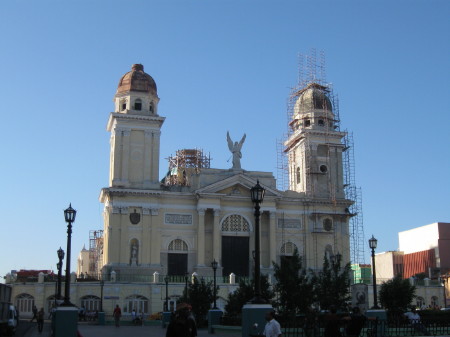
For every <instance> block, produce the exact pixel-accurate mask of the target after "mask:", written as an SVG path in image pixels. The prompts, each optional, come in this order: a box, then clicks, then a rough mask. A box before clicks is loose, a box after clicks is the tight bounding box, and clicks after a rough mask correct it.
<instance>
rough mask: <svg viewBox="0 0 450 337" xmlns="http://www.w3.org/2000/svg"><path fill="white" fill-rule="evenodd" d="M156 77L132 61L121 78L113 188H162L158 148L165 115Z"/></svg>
mask: <svg viewBox="0 0 450 337" xmlns="http://www.w3.org/2000/svg"><path fill="white" fill-rule="evenodd" d="M158 103H159V97H158V94H157V89H156V83H155V81H154V80H153V78H152V77H151V76H150V75H149V74H147V73H145V72H144V66H143V65H142V64H133V66H132V67H131V71H129V72H127V73H126V74H125V75H123V76H122V78H121V79H120V81H119V85H118V87H117V92H116V94H115V96H114V106H115V109H114V112H113V113H111V115H110V118H109V121H108V126H107V130H108V131H110V132H111V157H110V178H109V186H110V187H123V188H136V189H149V188H151V189H153V188H159V147H160V135H161V126H162V124H163V123H164V119H165V118H164V117H160V116H159V115H158Z"/></svg>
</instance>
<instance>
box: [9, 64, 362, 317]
mask: <svg viewBox="0 0 450 337" xmlns="http://www.w3.org/2000/svg"><path fill="white" fill-rule="evenodd" d="M330 93H331V91H330V88H329V87H328V86H327V85H324V84H323V83H319V82H318V81H310V82H305V83H304V85H302V86H301V88H300V89H299V90H297V91H295V92H293V94H292V105H290V106H291V109H290V114H289V115H290V118H289V119H290V121H289V125H288V127H289V132H288V137H287V138H286V139H285V141H284V144H282V149H281V151H280V153H282V154H283V158H285V164H286V165H284V167H285V170H284V172H285V175H283V177H284V176H285V177H286V178H287V179H286V180H285V181H284V182H285V183H288V186H287V187H286V188H277V181H276V179H275V178H274V175H273V173H272V172H261V171H248V170H246V169H245V167H242V166H241V162H240V159H241V157H242V156H245V140H246V136H245V135H243V136H242V138H240V139H239V140H237V141H236V140H235V141H233V140H232V139H231V137H230V135H229V134H228V133H227V141H228V147H229V150H230V151H231V152H232V155H233V163H232V166H231V167H226V168H212V167H211V161H210V158H209V156H207V155H205V154H204V153H203V151H202V150H199V149H180V150H178V151H177V152H176V155H175V156H171V157H170V158H169V161H168V166H169V167H168V172H167V174H165V172H163V173H162V175H161V173H160V172H159V167H160V157H161V154H160V139H161V132H163V131H164V128H163V126H164V123H175V121H174V120H169V119H168V120H167V121H166V119H165V117H164V111H160V109H159V100H160V99H159V96H158V91H157V86H156V83H155V81H154V80H153V78H152V77H151V76H150V75H148V74H147V73H145V72H144V67H143V66H142V65H141V64H135V65H133V66H132V68H131V71H129V72H127V73H126V74H125V75H123V76H122V77H121V78H120V80H119V84H118V87H117V91H116V93H115V96H114V112H112V113H110V115H109V119H108V122H107V130H108V132H110V134H111V138H110V169H109V186H108V187H105V188H103V189H102V190H101V192H100V202H101V203H103V204H104V226H103V230H95V231H91V232H90V243H89V249H83V251H82V252H81V253H80V255H79V260H78V277H77V275H75V273H72V275H71V288H70V300H71V301H72V303H74V304H75V305H77V306H80V307H81V306H84V307H85V308H86V310H88V311H95V310H100V309H101V308H103V310H105V311H106V312H107V314H111V313H112V310H113V308H114V307H115V306H116V305H119V306H120V307H122V312H123V313H124V315H130V314H131V311H132V310H133V309H135V310H136V311H137V312H142V313H144V314H146V315H147V314H148V315H151V314H152V313H156V312H160V311H161V310H162V308H163V303H164V302H165V298H164V296H163V294H164V292H166V293H167V294H168V302H169V308H173V307H174V306H175V305H176V301H177V299H178V298H179V297H180V296H182V293H183V289H184V288H185V286H186V284H187V283H186V284H185V282H188V280H189V279H190V278H193V277H195V276H198V277H204V278H205V279H206V280H212V276H213V269H212V267H211V262H212V261H214V260H215V261H216V262H218V268H217V276H218V284H219V285H220V288H219V293H218V303H217V304H218V306H219V308H222V309H223V308H224V305H225V301H226V299H227V296H228V294H229V293H230V292H232V291H234V290H235V289H236V287H237V286H238V280H239V278H241V277H244V278H248V277H251V276H252V271H253V269H254V267H255V262H254V261H255V256H254V251H255V216H254V212H255V208H254V204H253V203H252V201H251V197H250V190H251V189H252V187H254V186H255V185H256V184H257V183H259V184H260V185H261V186H262V187H263V188H264V189H265V196H264V201H263V202H262V204H261V218H260V245H259V246H260V250H261V254H260V270H261V273H263V274H266V275H268V276H269V280H270V281H271V282H274V279H273V277H272V276H273V262H277V263H280V261H281V260H282V259H289V257H290V256H292V255H293V253H294V251H295V250H296V249H297V250H298V253H299V255H300V256H301V257H302V262H303V267H304V268H308V269H312V270H321V269H322V266H323V261H324V258H325V257H326V258H331V257H333V256H335V255H337V254H340V255H341V256H342V263H343V264H345V263H347V262H349V261H350V260H354V258H353V255H351V251H350V241H351V238H352V236H351V235H350V230H349V227H351V223H349V222H351V221H352V220H350V219H353V218H355V216H354V215H355V214H352V213H354V212H353V208H352V207H353V206H352V204H353V201H352V200H351V198H349V197H348V193H347V190H346V188H347V179H346V178H347V173H346V169H345V162H346V161H345V160H344V158H345V153H346V151H347V146H346V145H345V144H346V143H345V141H344V138H345V137H346V133H345V132H341V131H340V129H339V124H338V123H339V116H338V109H337V106H336V104H335V103H334V100H333V99H332V95H331V94H330ZM222 131H223V134H224V135H225V133H226V132H227V131H230V132H231V134H233V130H222ZM218 132H219V133H220V132H221V131H220V130H218ZM260 136H261V137H263V135H260ZM105 174H106V172H105ZM162 176H163V178H162V179H161V177H162ZM344 181H345V183H344ZM352 217H353V218H352ZM99 274H101V275H99ZM50 276H51V275H45V273H44V272H41V273H39V276H38V278H37V280H34V281H30V282H28V281H27V282H19V279H18V278H17V275H14V274H9V275H7V283H10V284H12V285H13V297H12V298H13V302H14V303H15V304H16V305H17V306H18V308H19V310H20V312H21V316H22V317H31V315H32V312H31V308H32V306H33V305H37V306H38V307H44V308H45V311H46V312H48V311H49V310H51V308H52V306H53V305H54V303H55V283H54V279H51V280H50V279H49V277H50Z"/></svg>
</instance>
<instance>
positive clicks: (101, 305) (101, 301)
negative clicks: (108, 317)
mask: <svg viewBox="0 0 450 337" xmlns="http://www.w3.org/2000/svg"><path fill="white" fill-rule="evenodd" d="M104 285H105V281H104V280H100V312H103V287H104Z"/></svg>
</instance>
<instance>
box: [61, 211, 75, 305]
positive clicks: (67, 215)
mask: <svg viewBox="0 0 450 337" xmlns="http://www.w3.org/2000/svg"><path fill="white" fill-rule="evenodd" d="M76 215H77V211H76V210H74V209H73V208H72V204H70V205H69V208H67V209H65V210H64V219H65V220H66V222H67V249H66V252H67V256H66V283H65V288H64V306H73V304H72V303H70V249H71V239H72V223H73V222H75V216H76Z"/></svg>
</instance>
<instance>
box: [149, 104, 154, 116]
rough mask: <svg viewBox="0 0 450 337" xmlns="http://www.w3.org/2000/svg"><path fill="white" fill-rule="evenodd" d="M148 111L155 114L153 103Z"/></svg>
mask: <svg viewBox="0 0 450 337" xmlns="http://www.w3.org/2000/svg"><path fill="white" fill-rule="evenodd" d="M148 110H150V113H153V112H154V108H153V102H150V106H149V107H148Z"/></svg>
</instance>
